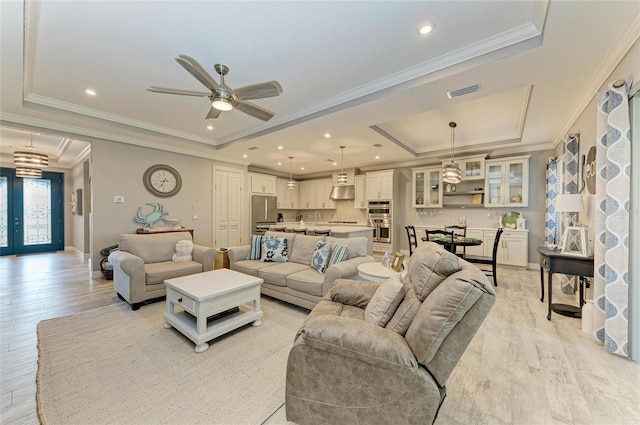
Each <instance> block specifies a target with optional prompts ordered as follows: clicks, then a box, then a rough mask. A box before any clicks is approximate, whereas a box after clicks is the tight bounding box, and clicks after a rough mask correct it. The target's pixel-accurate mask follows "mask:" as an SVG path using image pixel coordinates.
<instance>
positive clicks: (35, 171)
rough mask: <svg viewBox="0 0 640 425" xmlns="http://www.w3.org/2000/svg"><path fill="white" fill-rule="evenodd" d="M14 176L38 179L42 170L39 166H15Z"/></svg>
mask: <svg viewBox="0 0 640 425" xmlns="http://www.w3.org/2000/svg"><path fill="white" fill-rule="evenodd" d="M16 177H28V178H32V179H39V178H41V177H42V170H41V169H39V168H28V167H16Z"/></svg>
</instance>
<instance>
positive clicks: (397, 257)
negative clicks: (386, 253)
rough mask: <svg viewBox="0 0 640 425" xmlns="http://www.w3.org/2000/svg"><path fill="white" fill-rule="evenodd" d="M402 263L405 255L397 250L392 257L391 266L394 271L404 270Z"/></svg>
mask: <svg viewBox="0 0 640 425" xmlns="http://www.w3.org/2000/svg"><path fill="white" fill-rule="evenodd" d="M402 263H404V255H403V254H400V253H399V252H396V253H395V254H393V256H392V257H391V268H392V269H393V270H394V271H397V272H400V271H401V270H402Z"/></svg>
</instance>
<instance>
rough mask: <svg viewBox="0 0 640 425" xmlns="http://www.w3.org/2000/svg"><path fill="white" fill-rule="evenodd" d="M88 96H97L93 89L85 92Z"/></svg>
mask: <svg viewBox="0 0 640 425" xmlns="http://www.w3.org/2000/svg"><path fill="white" fill-rule="evenodd" d="M84 92H85V93H86V94H88V95H89V96H95V95H96V91H95V90H93V89H86V90H85V91H84Z"/></svg>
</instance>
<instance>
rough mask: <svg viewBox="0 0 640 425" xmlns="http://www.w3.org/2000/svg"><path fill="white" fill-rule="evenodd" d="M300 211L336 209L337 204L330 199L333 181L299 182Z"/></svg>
mask: <svg viewBox="0 0 640 425" xmlns="http://www.w3.org/2000/svg"><path fill="white" fill-rule="evenodd" d="M298 186H299V187H300V190H299V194H298V196H299V200H300V202H299V206H298V207H299V208H300V209H311V210H318V209H335V208H336V203H335V201H334V200H332V199H329V195H330V194H331V188H332V187H333V184H332V182H331V179H319V180H305V181H302V182H299V184H298Z"/></svg>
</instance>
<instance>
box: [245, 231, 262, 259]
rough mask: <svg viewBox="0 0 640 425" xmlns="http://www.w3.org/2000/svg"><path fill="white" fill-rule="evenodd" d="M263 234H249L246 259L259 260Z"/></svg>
mask: <svg viewBox="0 0 640 425" xmlns="http://www.w3.org/2000/svg"><path fill="white" fill-rule="evenodd" d="M263 237H264V236H261V235H251V242H250V244H251V249H250V250H249V255H248V256H247V260H259V259H260V257H261V255H260V253H261V248H262V238H263Z"/></svg>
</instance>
